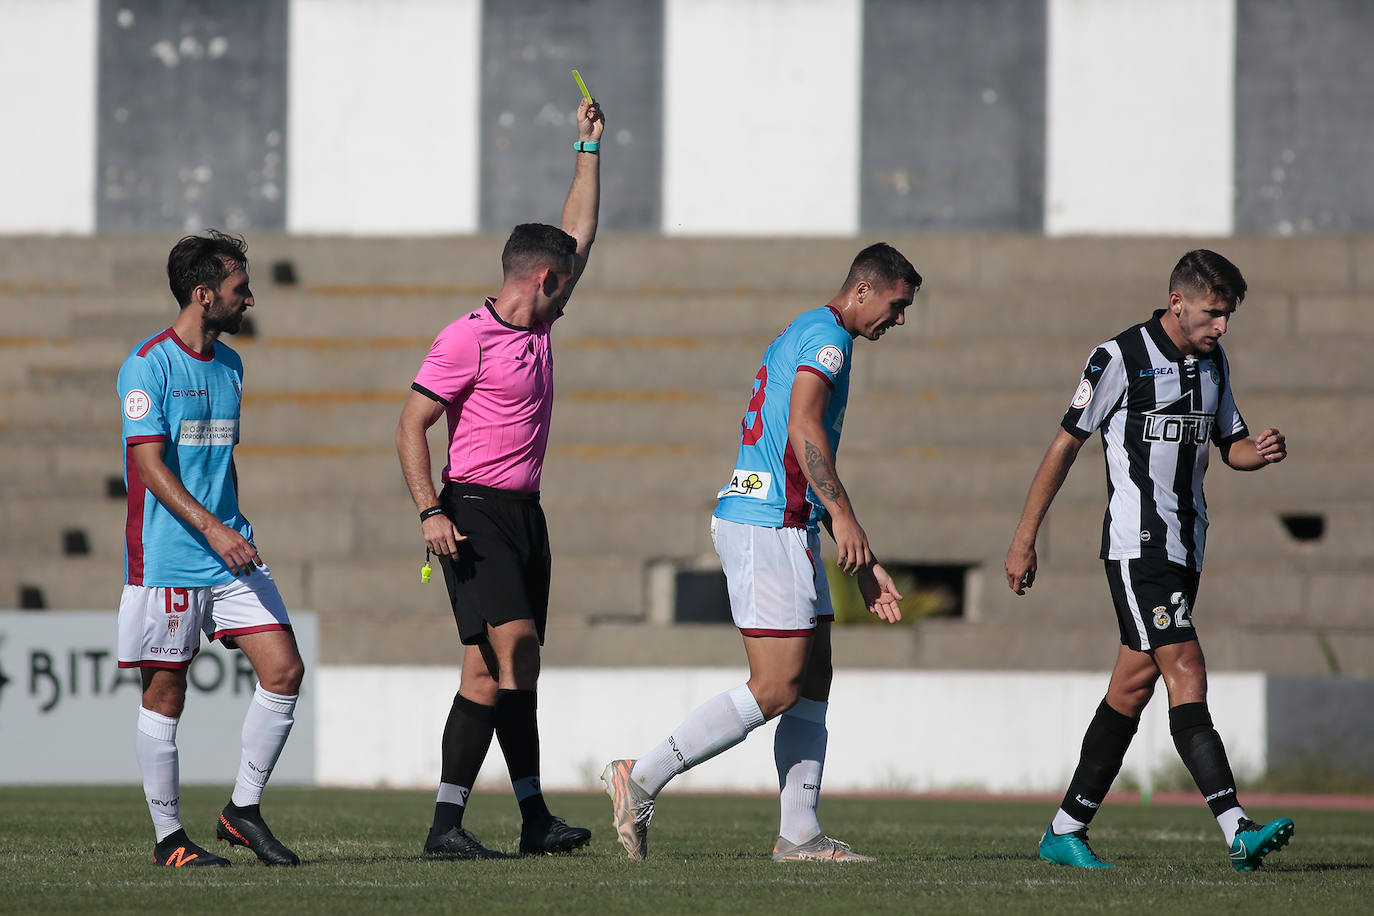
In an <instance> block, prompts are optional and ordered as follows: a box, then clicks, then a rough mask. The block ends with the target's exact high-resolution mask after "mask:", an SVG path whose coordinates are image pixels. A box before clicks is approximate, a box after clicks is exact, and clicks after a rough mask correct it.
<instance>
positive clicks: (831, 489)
mask: <svg viewBox="0 0 1374 916" xmlns="http://www.w3.org/2000/svg"><path fill="white" fill-rule="evenodd" d="M829 403H830V387H829V386H828V385H827V384H826V383H825V381H824V380H823V379H821V378H820V376H818V375H816V374H815V373H813V372H798V373H797V375H796V378H794V379H793V381H792V399H791V401H790V402H789V404H788V413H787V437H788V439H789V441H790V442H791V444H792V450H793V451H794V452H795V453H797V454H798V455H800V456H801V458H802V460H801V470H802V474H803V475H805V477H806V481H807V483H809V484H811V489H812V490H813V491H815V493H816V495H817V496H818V497H820V500H821V504H822V505H824V506H825V511H826V512H827V513H828V514H829V516H830V535H831V537H833V538H834V539H835V546H836V547H837V548H838V549H839V554H840V555H839V567H840V569H842V570H844V571H845V572H846V573H847V574H849V575H851V576H852V575H854V574H855V573H857V572H858V571H859V570H860V569H862V568H864V567H867V566H872V565H873V552H872V550H870V549H869V546H868V535H867V534H865V533H864V530H863V528H862V527H861V526H860V525H859V520H858V519H857V518H856V517H855V516H854V508H853V506H852V505H851V504H850V502H849V494H848V493H847V492H845V488H844V484H843V483H841V481H840V475H839V473H838V472H837V471H836V470H835V455H834V453H833V452H832V451H831V449H830V438H829V437H828V436H827V435H826V433H825V427H824V420H825V408H826V406H827V405H828V404H829Z"/></svg>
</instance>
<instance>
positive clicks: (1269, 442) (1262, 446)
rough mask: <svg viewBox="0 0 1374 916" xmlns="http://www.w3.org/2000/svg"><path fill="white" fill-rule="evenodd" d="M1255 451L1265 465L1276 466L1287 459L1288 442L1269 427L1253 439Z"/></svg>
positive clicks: (1281, 434) (1279, 433)
mask: <svg viewBox="0 0 1374 916" xmlns="http://www.w3.org/2000/svg"><path fill="white" fill-rule="evenodd" d="M1255 451H1256V452H1258V453H1259V456H1260V458H1261V459H1262V460H1263V461H1264V463H1265V464H1278V463H1279V462H1280V461H1282V460H1283V459H1285V458H1287V457H1288V440H1287V439H1285V438H1284V436H1283V433H1281V432H1279V431H1278V430H1277V429H1273V428H1272V427H1271V428H1270V429H1266V430H1265V431H1264V432H1262V433H1260V434H1259V435H1258V436H1256V437H1255Z"/></svg>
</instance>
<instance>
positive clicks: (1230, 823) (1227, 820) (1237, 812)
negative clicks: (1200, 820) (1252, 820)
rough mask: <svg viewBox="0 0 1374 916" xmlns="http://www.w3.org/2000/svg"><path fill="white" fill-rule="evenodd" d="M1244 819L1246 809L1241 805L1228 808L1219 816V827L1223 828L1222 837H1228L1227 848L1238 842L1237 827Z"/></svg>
mask: <svg viewBox="0 0 1374 916" xmlns="http://www.w3.org/2000/svg"><path fill="white" fill-rule="evenodd" d="M1243 817H1245V809H1244V808H1242V807H1241V806H1240V805H1236V806H1235V807H1234V808H1228V809H1226V810H1225V811H1223V812H1221V813H1220V814H1218V815H1217V825H1218V826H1219V827H1221V835H1222V836H1224V837H1226V845H1227V846H1230V845H1231V844H1232V843H1234V842H1235V841H1236V827H1237V826H1238V825H1239V824H1240V819H1241V818H1243Z"/></svg>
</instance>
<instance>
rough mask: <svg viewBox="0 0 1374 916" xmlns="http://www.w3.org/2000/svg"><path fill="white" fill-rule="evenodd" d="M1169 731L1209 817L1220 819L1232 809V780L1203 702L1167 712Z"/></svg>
mask: <svg viewBox="0 0 1374 916" xmlns="http://www.w3.org/2000/svg"><path fill="white" fill-rule="evenodd" d="M1169 731H1170V732H1171V733H1172V734H1173V736H1174V747H1176V748H1177V749H1178V756H1180V757H1182V758H1183V765H1184V766H1186V767H1187V768H1188V772H1189V773H1191V774H1192V776H1193V782H1195V783H1197V787H1198V791H1200V792H1201V793H1202V797H1203V800H1204V801H1206V802H1207V807H1208V808H1211V809H1212V814H1213V816H1216V817H1220V816H1221V815H1222V814H1223V813H1225V812H1226V811H1229V810H1230V809H1232V808H1234V807H1236V806H1237V805H1239V804H1240V802H1239V801H1238V800H1237V799H1236V778H1235V776H1233V775H1231V764H1230V763H1229V762H1228V761H1227V760H1226V748H1225V747H1224V746H1223V745H1222V743H1221V736H1220V735H1218V734H1217V730H1216V729H1215V728H1213V727H1212V715H1211V713H1209V712H1208V711H1207V704H1206V703H1182V704H1180V705H1178V706H1175V707H1173V708H1171V709H1170V710H1169Z"/></svg>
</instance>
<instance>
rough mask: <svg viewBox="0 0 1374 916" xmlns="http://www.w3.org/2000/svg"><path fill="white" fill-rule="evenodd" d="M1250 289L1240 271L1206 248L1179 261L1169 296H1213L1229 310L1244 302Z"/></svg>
mask: <svg viewBox="0 0 1374 916" xmlns="http://www.w3.org/2000/svg"><path fill="white" fill-rule="evenodd" d="M1247 289H1249V285H1248V284H1247V283H1246V282H1245V278H1244V277H1243V276H1241V273H1240V268H1239V267H1237V266H1236V265H1234V264H1232V263H1231V262H1230V261H1228V260H1226V259H1225V258H1223V257H1222V256H1221V255H1219V254H1217V253H1216V252H1215V251H1208V250H1207V249H1206V248H1196V249H1194V250H1192V251H1190V252H1188V253H1187V254H1185V255H1184V256H1183V257H1181V258H1179V259H1178V263H1177V264H1175V265H1174V272H1173V273H1172V274H1170V275H1169V292H1171V293H1174V292H1178V293H1189V294H1192V295H1195V296H1196V295H1202V296H1208V295H1211V294H1213V293H1215V294H1216V295H1217V296H1218V297H1219V298H1220V299H1221V300H1222V301H1223V302H1226V303H1227V304H1229V305H1230V306H1231V308H1236V307H1237V306H1239V305H1240V304H1241V302H1243V301H1244V300H1245V291H1246V290H1247Z"/></svg>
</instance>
